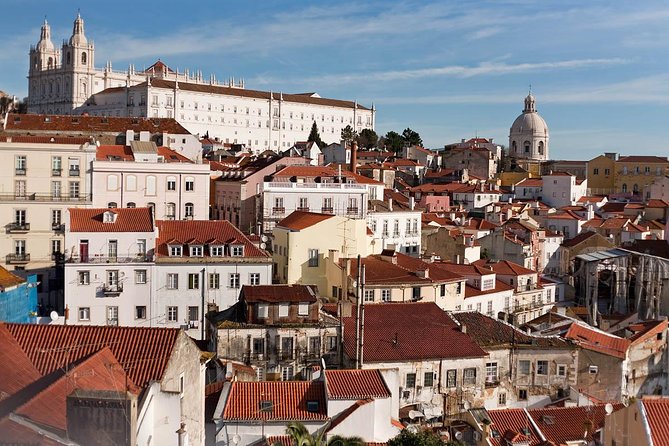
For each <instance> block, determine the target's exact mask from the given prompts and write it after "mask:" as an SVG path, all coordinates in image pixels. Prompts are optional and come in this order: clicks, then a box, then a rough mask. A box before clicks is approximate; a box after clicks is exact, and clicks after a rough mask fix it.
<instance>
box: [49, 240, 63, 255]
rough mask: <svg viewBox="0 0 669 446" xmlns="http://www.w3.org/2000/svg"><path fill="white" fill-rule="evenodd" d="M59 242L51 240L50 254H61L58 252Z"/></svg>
mask: <svg viewBox="0 0 669 446" xmlns="http://www.w3.org/2000/svg"><path fill="white" fill-rule="evenodd" d="M60 242H61V241H60V240H59V239H56V240H51V254H58V253H60V252H61V250H60Z"/></svg>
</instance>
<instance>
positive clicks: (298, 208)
mask: <svg viewBox="0 0 669 446" xmlns="http://www.w3.org/2000/svg"><path fill="white" fill-rule="evenodd" d="M297 210H298V211H303V212H309V206H298V207H297Z"/></svg>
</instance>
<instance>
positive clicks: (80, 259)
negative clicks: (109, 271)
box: [65, 254, 153, 263]
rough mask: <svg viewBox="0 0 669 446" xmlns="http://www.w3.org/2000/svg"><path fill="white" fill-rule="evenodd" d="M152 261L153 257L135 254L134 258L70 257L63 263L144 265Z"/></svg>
mask: <svg viewBox="0 0 669 446" xmlns="http://www.w3.org/2000/svg"><path fill="white" fill-rule="evenodd" d="M152 261H153V255H151V254H137V255H136V256H134V257H133V256H127V257H121V256H116V257H109V256H98V255H88V256H87V257H80V256H71V257H68V258H67V260H66V261H65V262H66V263H145V262H152Z"/></svg>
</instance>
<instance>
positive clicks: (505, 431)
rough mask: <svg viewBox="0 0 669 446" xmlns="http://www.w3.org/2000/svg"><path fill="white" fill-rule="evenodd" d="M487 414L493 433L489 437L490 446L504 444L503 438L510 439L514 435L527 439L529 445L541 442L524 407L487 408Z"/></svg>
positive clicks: (503, 445) (536, 445)
mask: <svg viewBox="0 0 669 446" xmlns="http://www.w3.org/2000/svg"><path fill="white" fill-rule="evenodd" d="M488 414H489V415H490V418H491V421H492V425H491V426H490V429H491V432H492V433H493V435H492V436H491V437H490V444H491V445H492V446H506V445H507V443H506V441H505V439H508V440H511V439H515V438H516V437H518V439H521V438H522V440H526V441H527V440H529V446H538V445H539V443H541V441H542V439H541V437H540V436H539V433H538V432H537V431H536V429H535V428H534V426H533V425H532V421H531V420H530V416H529V414H528V413H527V411H526V410H525V409H499V410H489V411H488ZM495 433H496V434H497V435H495ZM519 436H522V437H519Z"/></svg>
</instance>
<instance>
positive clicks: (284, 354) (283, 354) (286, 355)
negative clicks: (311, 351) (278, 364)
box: [279, 350, 295, 360]
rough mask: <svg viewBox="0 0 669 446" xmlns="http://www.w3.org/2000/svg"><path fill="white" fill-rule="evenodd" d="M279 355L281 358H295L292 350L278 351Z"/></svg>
mask: <svg viewBox="0 0 669 446" xmlns="http://www.w3.org/2000/svg"><path fill="white" fill-rule="evenodd" d="M279 357H280V358H281V359H282V360H288V359H295V355H294V354H293V351H292V350H291V351H283V352H281V353H280V355H279Z"/></svg>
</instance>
